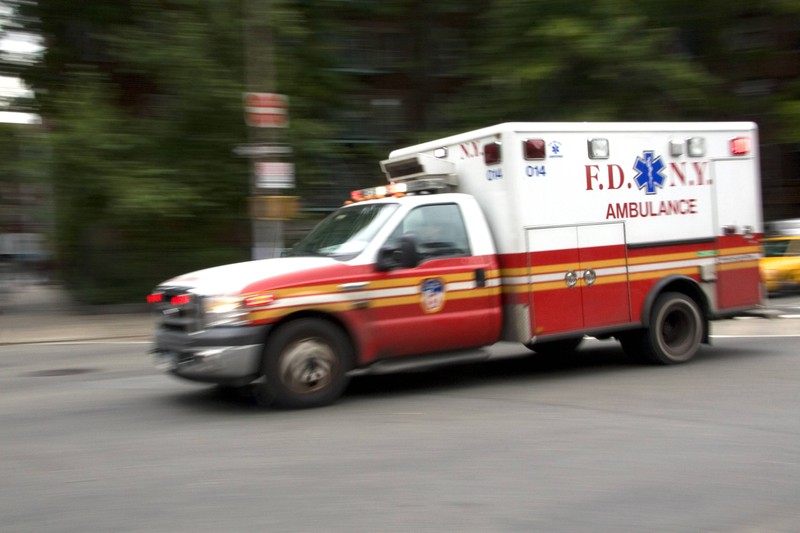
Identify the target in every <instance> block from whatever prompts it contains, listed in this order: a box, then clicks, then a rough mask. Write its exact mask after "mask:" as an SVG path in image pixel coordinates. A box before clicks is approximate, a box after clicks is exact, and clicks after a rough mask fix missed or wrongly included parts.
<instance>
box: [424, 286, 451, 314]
mask: <svg viewBox="0 0 800 533" xmlns="http://www.w3.org/2000/svg"><path fill="white" fill-rule="evenodd" d="M421 293H422V300H421V303H422V310H423V311H425V312H426V313H436V312H437V311H441V310H442V308H443V307H444V300H445V295H444V293H445V290H444V282H443V281H442V280H441V279H440V278H428V279H424V280H422V286H421Z"/></svg>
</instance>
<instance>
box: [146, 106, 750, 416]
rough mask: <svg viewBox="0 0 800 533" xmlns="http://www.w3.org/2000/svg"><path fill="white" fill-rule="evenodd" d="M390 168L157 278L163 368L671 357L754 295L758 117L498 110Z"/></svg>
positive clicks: (299, 401)
mask: <svg viewBox="0 0 800 533" xmlns="http://www.w3.org/2000/svg"><path fill="white" fill-rule="evenodd" d="M381 167H382V168H383V171H384V173H385V174H386V177H387V180H388V183H387V184H386V185H385V186H380V187H376V188H374V189H369V190H364V191H357V192H354V193H353V198H352V200H353V201H352V202H350V203H348V205H345V206H344V207H342V208H341V209H339V210H337V211H336V212H334V213H332V214H331V215H330V216H328V217H327V218H326V219H325V220H323V221H322V222H321V223H320V224H319V225H318V226H317V227H316V228H315V229H314V230H312V231H311V233H310V234H309V235H308V236H307V237H305V238H304V239H303V240H302V241H301V242H299V243H298V244H297V245H296V246H295V247H294V248H293V249H291V250H290V251H289V253H288V256H287V257H282V258H276V259H267V260H261V261H252V262H246V263H239V264H234V265H225V266H220V267H216V268H211V269H207V270H202V271H199V272H194V273H191V274H186V275H183V276H178V277H176V278H174V279H172V280H169V281H167V282H165V283H163V284H161V285H159V286H158V287H157V288H156V289H155V291H154V292H153V293H152V294H150V295H149V297H148V300H149V301H150V302H151V303H153V305H154V307H155V309H156V310H157V313H158V316H159V319H158V326H157V329H156V333H155V347H154V351H155V354H156V358H157V360H158V363H159V365H160V366H162V367H165V368H166V369H167V370H168V371H170V372H171V373H172V374H174V375H176V376H180V377H183V378H187V379H190V380H196V381H203V382H211V383H218V384H222V385H227V386H232V387H244V386H249V387H252V388H253V390H255V391H257V392H258V393H259V395H261V396H262V397H264V398H269V399H271V400H274V401H275V402H276V403H278V404H280V405H283V406H289V407H306V406H315V405H322V404H326V403H330V402H332V401H333V400H335V399H336V398H337V397H338V396H339V395H340V393H341V392H342V391H343V389H344V388H345V386H346V384H347V380H348V378H349V377H350V376H352V375H354V374H357V373H369V372H387V371H393V370H397V369H403V368H409V367H412V366H434V365H441V364H445V363H450V362H456V361H467V360H476V359H482V358H485V357H487V354H488V352H487V350H486V349H485V348H486V347H488V346H490V345H492V344H494V343H496V342H498V341H514V342H520V343H522V344H524V345H525V346H527V347H529V348H530V349H532V350H533V351H535V352H565V353H566V352H568V351H570V350H573V349H575V348H576V347H577V346H578V344H579V343H580V341H581V339H583V337H584V336H586V335H591V336H594V337H597V338H616V339H618V340H619V341H621V343H622V347H623V349H624V350H625V351H626V352H627V353H629V354H631V355H634V356H637V357H639V356H641V357H644V358H646V359H649V360H651V361H654V362H657V363H663V364H671V363H680V362H684V361H687V360H689V359H690V358H692V357H693V356H694V355H695V353H696V352H697V350H698V348H699V346H700V344H701V343H703V342H708V321H709V320H711V319H717V318H723V317H728V316H732V315H734V314H736V313H739V312H741V311H743V310H745V309H748V308H752V307H755V306H758V305H759V304H760V303H761V297H762V295H761V285H760V281H759V271H758V259H759V256H760V245H759V239H760V237H761V234H762V222H761V200H760V185H759V158H758V131H757V127H756V125H755V124H753V123H749V122H730V123H507V124H500V125H496V126H492V127H488V128H484V129H480V130H476V131H471V132H468V133H463V134H460V135H455V136H452V137H446V138H443V139H438V140H435V141H431V142H427V143H424V144H420V145H417V146H410V147H408V148H403V149H401V150H397V151H395V152H392V153H391V154H390V157H389V159H387V160H385V161H383V162H382V163H381Z"/></svg>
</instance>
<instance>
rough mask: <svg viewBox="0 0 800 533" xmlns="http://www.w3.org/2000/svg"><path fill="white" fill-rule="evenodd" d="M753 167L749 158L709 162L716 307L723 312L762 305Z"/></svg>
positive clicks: (758, 194)
mask: <svg viewBox="0 0 800 533" xmlns="http://www.w3.org/2000/svg"><path fill="white" fill-rule="evenodd" d="M753 165H754V161H753V160H752V159H724V160H715V161H712V179H713V191H714V219H715V222H716V231H717V235H718V237H717V255H718V257H717V305H718V307H719V308H720V309H722V310H724V309H735V308H740V307H747V306H751V305H756V304H758V303H760V302H761V280H760V277H759V272H758V257H759V253H760V244H759V242H758V240H757V235H754V232H755V231H756V229H757V224H758V221H759V219H760V216H761V214H760V212H759V207H760V202H761V200H760V198H761V191H760V186H759V184H758V180H756V179H755V177H754V176H755V173H754V172H755V171H754V169H753Z"/></svg>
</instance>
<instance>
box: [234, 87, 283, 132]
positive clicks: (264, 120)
mask: <svg viewBox="0 0 800 533" xmlns="http://www.w3.org/2000/svg"><path fill="white" fill-rule="evenodd" d="M244 111H245V118H246V119H247V124H248V125H249V126H252V127H254V128H285V127H287V126H288V125H289V98H288V97H287V96H286V95H285V94H277V93H244Z"/></svg>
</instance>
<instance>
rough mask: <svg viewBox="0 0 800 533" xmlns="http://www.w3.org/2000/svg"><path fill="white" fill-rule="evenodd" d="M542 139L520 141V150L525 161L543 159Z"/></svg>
mask: <svg viewBox="0 0 800 533" xmlns="http://www.w3.org/2000/svg"><path fill="white" fill-rule="evenodd" d="M544 147H545V143H544V139H526V140H524V141H522V150H523V152H524V157H525V159H526V160H529V161H530V160H531V159H544V156H545V153H544Z"/></svg>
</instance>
